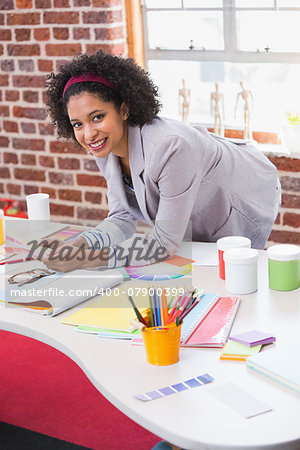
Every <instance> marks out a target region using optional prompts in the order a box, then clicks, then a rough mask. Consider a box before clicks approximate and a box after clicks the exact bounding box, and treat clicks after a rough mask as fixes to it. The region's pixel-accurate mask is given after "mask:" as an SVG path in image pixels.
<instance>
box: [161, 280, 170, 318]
mask: <svg viewBox="0 0 300 450" xmlns="http://www.w3.org/2000/svg"><path fill="white" fill-rule="evenodd" d="M161 300H162V307H163V318H164V325H165V324H166V322H167V320H168V316H169V314H168V303H167V296H166V293H165V290H164V289H163V290H162V294H161Z"/></svg>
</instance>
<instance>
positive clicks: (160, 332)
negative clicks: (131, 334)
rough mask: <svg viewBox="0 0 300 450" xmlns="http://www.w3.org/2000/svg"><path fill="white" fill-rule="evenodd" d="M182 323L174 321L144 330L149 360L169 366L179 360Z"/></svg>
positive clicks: (155, 363) (158, 364) (151, 362)
mask: <svg viewBox="0 0 300 450" xmlns="http://www.w3.org/2000/svg"><path fill="white" fill-rule="evenodd" d="M180 333H181V324H180V325H178V326H177V325H176V323H175V322H172V323H170V324H168V325H164V326H161V327H149V328H144V329H143V330H142V336H143V339H144V345H145V350H146V357H147V361H148V362H149V363H150V364H154V365H155V366H167V365H169V364H174V363H176V362H177V361H178V360H179V349H180Z"/></svg>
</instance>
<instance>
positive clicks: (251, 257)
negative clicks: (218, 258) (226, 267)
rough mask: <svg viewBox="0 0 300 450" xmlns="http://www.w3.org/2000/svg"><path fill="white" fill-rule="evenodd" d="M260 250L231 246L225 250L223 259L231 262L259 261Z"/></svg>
mask: <svg viewBox="0 0 300 450" xmlns="http://www.w3.org/2000/svg"><path fill="white" fill-rule="evenodd" d="M257 258H258V251H257V250H255V249H254V248H230V249H228V250H225V252H224V256H223V259H224V261H225V262H228V263H231V264H250V263H253V262H255V261H257Z"/></svg>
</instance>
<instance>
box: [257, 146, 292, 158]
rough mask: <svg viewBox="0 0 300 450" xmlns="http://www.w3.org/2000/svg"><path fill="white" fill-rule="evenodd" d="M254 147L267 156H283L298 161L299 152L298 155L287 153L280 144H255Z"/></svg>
mask: <svg viewBox="0 0 300 450" xmlns="http://www.w3.org/2000/svg"><path fill="white" fill-rule="evenodd" d="M256 146H257V147H258V148H259V150H261V151H262V152H263V153H264V154H265V155H267V156H285V157H286V158H294V159H300V151H299V152H298V153H294V152H289V151H288V149H287V148H286V147H285V146H284V145H282V144H259V143H258V144H256Z"/></svg>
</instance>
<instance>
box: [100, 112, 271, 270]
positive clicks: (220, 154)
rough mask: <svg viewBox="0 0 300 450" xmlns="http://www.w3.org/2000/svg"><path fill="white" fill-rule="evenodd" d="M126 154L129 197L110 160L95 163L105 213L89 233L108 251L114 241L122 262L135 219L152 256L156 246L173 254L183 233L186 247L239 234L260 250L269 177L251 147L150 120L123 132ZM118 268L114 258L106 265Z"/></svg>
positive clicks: (267, 227) (267, 221) (267, 224)
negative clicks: (103, 183) (147, 229)
mask: <svg viewBox="0 0 300 450" xmlns="http://www.w3.org/2000/svg"><path fill="white" fill-rule="evenodd" d="M128 149H129V162H130V167H131V174H132V182H133V187H134V191H131V190H130V189H129V188H127V187H126V186H125V185H124V182H123V178H122V172H121V168H120V164H119V160H118V157H116V156H115V155H114V154H112V153H111V154H110V155H109V156H108V157H107V158H103V159H102V158H96V162H97V164H98V166H99V168H100V170H101V173H102V174H103V176H104V177H105V178H106V180H107V184H108V191H107V195H108V203H109V215H108V217H107V218H106V219H105V220H104V222H102V223H101V224H99V226H97V227H96V229H98V230H99V231H101V232H102V233H103V236H104V235H105V236H106V235H109V237H108V238H107V240H106V242H109V244H110V245H111V246H114V245H116V244H120V243H121V242H122V244H121V245H119V247H120V248H122V249H123V251H124V252H125V253H124V254H123V256H124V255H125V254H126V255H127V256H128V251H129V249H130V246H131V245H132V243H133V240H132V239H129V238H130V237H131V236H132V234H133V233H134V231H135V227H136V221H137V220H141V221H144V222H146V223H148V224H151V225H153V228H152V232H151V233H149V234H148V235H146V236H145V238H144V239H143V246H144V248H148V249H149V246H150V243H152V246H153V243H154V244H155V245H154V246H153V249H152V250H153V252H154V250H155V249H157V248H158V247H159V248H164V249H165V251H166V254H170V255H172V254H174V253H175V252H176V251H177V250H178V247H179V245H180V243H181V241H182V240H183V239H184V236H185V234H186V231H187V230H188V229H191V230H192V236H191V237H192V239H193V241H203V242H216V241H217V239H219V238H221V237H223V236H228V235H242V236H247V237H249V238H250V239H251V242H252V247H255V248H263V247H264V245H265V243H266V240H267V238H268V236H269V234H270V231H271V227H272V224H273V221H274V217H273V214H274V213H273V211H274V206H275V205H274V201H275V187H276V181H277V173H276V168H275V166H274V165H273V164H272V163H271V162H270V161H269V160H268V159H267V158H266V157H265V156H264V155H263V154H262V153H261V152H260V151H259V150H257V149H256V148H255V147H254V146H253V145H248V144H239V145H238V144H235V143H233V142H232V141H230V140H228V139H224V138H221V137H219V136H217V135H214V134H211V133H209V132H208V131H207V130H206V129H205V128H203V127H197V128H195V127H191V126H189V125H186V124H183V123H181V122H178V121H175V120H171V119H164V118H160V117H157V118H155V119H154V120H153V121H152V123H150V124H146V125H144V126H143V127H141V128H140V127H129V129H128ZM189 225H190V228H189ZM103 241H105V239H104V240H103ZM123 241H125V242H123ZM153 252H152V256H153V255H154V253H153ZM154 260H155V257H154V259H153V258H152V257H151V258H150V260H147V261H140V260H138V261H137V260H136V258H135V257H134V255H132V254H131V255H130V261H128V259H127V260H126V262H125V263H126V264H127V263H130V264H132V265H143V264H148V263H149V262H153V261H154ZM125 263H124V259H123V262H122V263H121V262H120V263H118V261H117V258H114V260H113V261H112V262H110V264H109V266H110V267H114V266H116V265H124V264H125Z"/></svg>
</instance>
